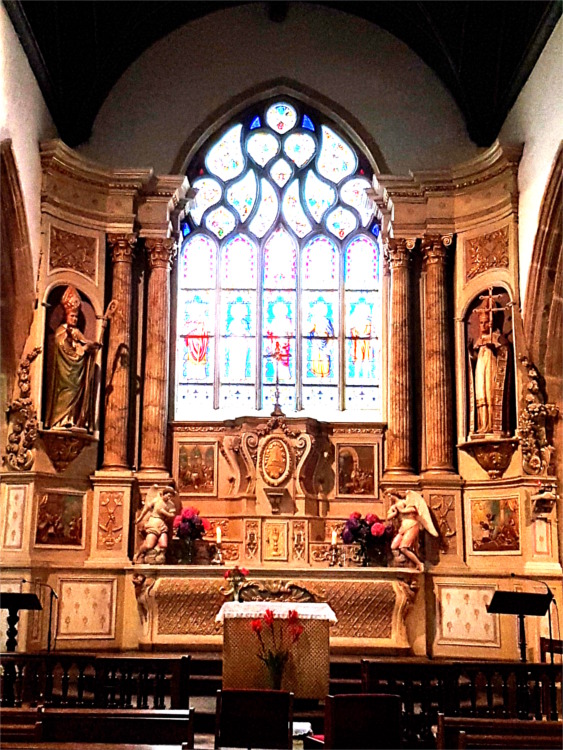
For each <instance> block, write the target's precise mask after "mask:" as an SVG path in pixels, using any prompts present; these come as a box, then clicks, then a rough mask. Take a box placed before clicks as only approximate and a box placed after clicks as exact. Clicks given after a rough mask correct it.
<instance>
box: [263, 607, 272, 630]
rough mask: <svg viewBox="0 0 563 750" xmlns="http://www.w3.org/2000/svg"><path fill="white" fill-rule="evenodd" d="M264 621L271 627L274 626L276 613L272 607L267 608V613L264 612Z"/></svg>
mask: <svg viewBox="0 0 563 750" xmlns="http://www.w3.org/2000/svg"><path fill="white" fill-rule="evenodd" d="M264 623H265V624H266V625H267V626H268V627H269V628H273V627H274V613H273V612H272V610H271V609H267V610H266V613H265V614H264Z"/></svg>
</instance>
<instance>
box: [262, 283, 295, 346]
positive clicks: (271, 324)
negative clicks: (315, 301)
mask: <svg viewBox="0 0 563 750" xmlns="http://www.w3.org/2000/svg"><path fill="white" fill-rule="evenodd" d="M295 306H296V294H295V292H268V291H265V292H264V296H263V304H262V310H263V312H262V315H263V321H262V331H263V333H264V334H265V335H266V336H276V337H279V338H285V337H288V336H289V337H291V336H295V330H296V317H295Z"/></svg>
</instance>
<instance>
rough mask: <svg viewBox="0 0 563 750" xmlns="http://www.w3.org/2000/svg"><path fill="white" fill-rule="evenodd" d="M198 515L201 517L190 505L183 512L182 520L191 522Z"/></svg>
mask: <svg viewBox="0 0 563 750" xmlns="http://www.w3.org/2000/svg"><path fill="white" fill-rule="evenodd" d="M197 515H199V511H198V510H197V509H196V508H192V507H191V506H190V505H189V506H188V507H187V508H184V510H183V511H182V518H183V519H184V521H189V520H191V519H192V518H193V517H194V516H197Z"/></svg>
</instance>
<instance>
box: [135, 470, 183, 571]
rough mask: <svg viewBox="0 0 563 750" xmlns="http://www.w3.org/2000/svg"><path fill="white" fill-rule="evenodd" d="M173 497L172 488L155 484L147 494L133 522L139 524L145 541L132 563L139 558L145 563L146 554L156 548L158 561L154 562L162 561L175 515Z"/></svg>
mask: <svg viewBox="0 0 563 750" xmlns="http://www.w3.org/2000/svg"><path fill="white" fill-rule="evenodd" d="M174 497H175V492H174V489H173V488H172V487H159V486H158V485H156V484H154V485H153V486H152V487H151V488H150V489H149V491H148V492H147V497H146V499H145V505H144V507H143V510H142V511H141V513H140V514H139V517H138V518H137V520H136V521H135V524H136V525H137V526H139V525H140V524H141V534H142V535H143V536H144V538H145V539H144V542H143V543H142V544H141V546H140V547H139V551H138V552H137V554H136V555H135V557H134V558H133V562H139V560H140V559H141V557H142V558H143V562H145V558H146V556H147V553H149V552H151V551H152V550H154V548H155V547H157V546H158V550H157V557H158V558H160V559H158V560H155V561H156V562H161V561H162V562H163V561H164V555H165V553H166V548H167V547H168V535H169V533H170V524H171V522H172V520H173V519H174V516H175V515H176V504H175V502H174ZM158 553H160V554H158Z"/></svg>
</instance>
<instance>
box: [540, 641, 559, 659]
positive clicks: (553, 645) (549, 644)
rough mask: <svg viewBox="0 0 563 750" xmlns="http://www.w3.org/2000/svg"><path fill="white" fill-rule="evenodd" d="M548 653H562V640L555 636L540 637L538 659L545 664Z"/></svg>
mask: <svg viewBox="0 0 563 750" xmlns="http://www.w3.org/2000/svg"><path fill="white" fill-rule="evenodd" d="M548 654H559V656H561V655H562V654H563V641H560V640H559V639H557V638H540V659H541V661H542V662H543V663H544V664H546V663H547V662H548V661H549V660H548V658H547V655H548Z"/></svg>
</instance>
